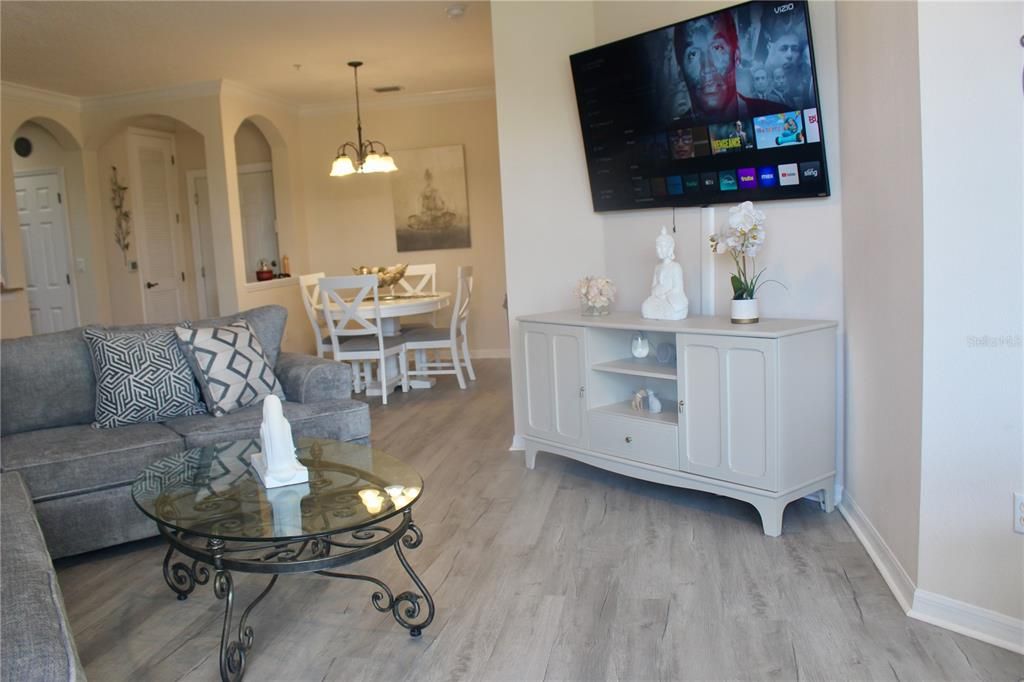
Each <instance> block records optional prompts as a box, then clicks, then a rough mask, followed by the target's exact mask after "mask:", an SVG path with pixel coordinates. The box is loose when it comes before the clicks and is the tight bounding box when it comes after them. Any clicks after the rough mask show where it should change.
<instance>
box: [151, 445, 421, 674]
mask: <svg viewBox="0 0 1024 682" xmlns="http://www.w3.org/2000/svg"><path fill="white" fill-rule="evenodd" d="M296 445H297V447H298V451H297V453H296V454H297V455H298V457H299V460H300V461H301V462H302V463H303V464H304V465H305V466H306V467H308V468H309V482H308V483H302V484H298V485H289V486H283V487H280V488H264V487H263V485H262V483H260V480H259V477H258V476H257V475H256V472H255V471H254V470H253V469H252V468H251V466H250V463H249V457H250V456H251V455H252V454H253V453H255V452H259V451H260V442H259V440H241V441H235V442H232V443H221V444H218V445H212V446H209V447H204V448H195V449H192V450H186V451H184V452H182V453H179V454H177V455H173V456H170V457H165V458H164V459H161V460H159V461H158V462H155V463H154V464H152V465H150V466H149V467H147V468H146V469H145V470H144V471H143V472H142V473H141V474H139V477H138V478H137V479H136V480H135V483H134V484H133V485H132V498H133V499H134V500H135V504H136V505H138V507H139V508H140V509H141V510H142V511H143V512H144V513H145V514H146V515H147V516H149V517H150V518H152V519H153V520H154V521H156V524H157V528H158V529H159V531H160V534H161V535H162V536H163V537H164V538H165V539H166V540H167V542H168V544H169V545H170V546H169V547H168V549H167V555H166V556H165V557H164V564H163V572H164V580H166V581H167V584H168V586H170V588H171V589H172V590H174V592H175V593H177V595H178V599H187V598H188V595H189V594H191V593H192V591H193V590H195V588H196V586H197V585H205V584H206V583H207V582H209V580H210V577H211V571H212V576H213V593H214V595H215V596H216V597H217V599H223V600H224V627H223V630H222V631H221V641H220V674H221V678H222V679H224V680H239V679H241V678H242V676H243V675H244V674H245V659H246V655H247V654H248V652H249V650H250V649H251V648H252V645H253V636H254V632H253V628H252V626H250V625H247V624H246V621H247V620H248V617H249V614H250V613H251V612H252V610H253V608H254V607H255V606H256V605H257V604H258V603H259V602H260V601H261V600H262V599H263V598H264V597H266V596H267V594H268V593H269V592H270V590H271V589H272V588H273V587H274V583H276V582H277V579H278V577H279V576H280V575H281V574H286V573H318V574H320V575H324V576H329V577H332V578H346V579H351V580H362V581H366V582H369V583H372V584H373V585H375V586H376V589H375V591H374V592H373V594H372V595H371V599H370V601H371V603H372V604H373V606H374V608H376V609H377V610H378V611H380V612H382V613H386V612H388V611H390V612H391V614H392V615H393V616H394V618H395V620H396V621H398V623H399V624H400V625H401V626H402V627H405V628H407V629H408V630H409V634H411V635H412V636H413V637H418V636H419V635H420V634H421V632H422V631H423V628H425V627H427V626H428V625H429V624H430V622H431V621H432V620H433V619H434V600H433V598H432V597H431V596H430V592H429V591H427V588H426V586H425V585H424V584H423V581H422V580H420V578H419V576H418V575H416V572H415V571H414V570H413V569H412V566H410V565H409V561H408V560H407V559H406V558H405V555H404V554H403V552H402V549H403V548H405V549H414V548H416V547H419V545H420V543H421V542H423V533H422V532H421V531H420V529H419V528H418V527H417V526H416V524H415V523H413V520H412V507H413V504H414V503H415V502H416V501H417V500H418V499H419V496H420V493H421V492H422V490H423V479H422V478H420V475H419V474H418V473H416V471H414V470H413V469H412V468H410V467H409V466H407V465H406V464H403V463H402V462H400V461H398V460H397V459H395V458H393V457H390V456H388V455H386V454H384V453H382V452H378V451H376V450H373V449H372V448H370V447H369V446H366V445H359V444H354V443H341V442H338V441H333V440H322V439H310V438H299V439H297V441H296ZM391 547H394V550H395V554H396V555H397V556H398V561H399V562H400V563H401V564H402V567H403V568H404V569H405V571H406V573H408V574H409V577H410V578H411V579H412V582H413V583H414V584H415V586H416V591H405V592H400V593H398V594H395V593H394V592H393V591H392V590H391V588H390V587H388V585H387V584H385V583H384V582H383V581H382V580H379V579H377V578H374V577H371V576H368V575H360V574H355V573H341V572H338V571H335V570H333V569H336V568H338V567H340V566H344V565H346V564H350V563H352V562H354V561H359V560H360V559H365V558H366V557H369V556H372V555H374V554H377V553H379V552H382V551H384V550H386V549H389V548H391ZM175 553H178V554H181V555H184V557H187V558H184V557H179V560H177V561H172V559H173V557H174V555H175ZM182 559H183V560H182ZM232 572H243V573H264V574H269V575H271V576H272V577H271V578H270V582H269V583H268V584H267V586H266V588H264V590H263V591H262V592H261V593H260V594H259V596H257V597H256V599H254V600H253V602H252V603H251V604H249V606H248V607H246V609H245V610H244V611H243V612H242V617H241V619H240V621H239V623H238V630H237V633H238V636H237V639H235V638H233V636H232V623H233V621H232V609H233V606H234V583H233V580H232V577H231V574H232Z"/></svg>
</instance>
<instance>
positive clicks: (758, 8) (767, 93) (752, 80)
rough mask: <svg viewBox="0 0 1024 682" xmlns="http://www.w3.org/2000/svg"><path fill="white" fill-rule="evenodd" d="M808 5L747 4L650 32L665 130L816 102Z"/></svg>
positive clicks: (656, 102)
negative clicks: (657, 64) (681, 124)
mask: <svg viewBox="0 0 1024 682" xmlns="http://www.w3.org/2000/svg"><path fill="white" fill-rule="evenodd" d="M805 11H806V10H805V6H804V5H803V4H801V3H756V2H754V3H748V4H745V5H741V6H739V7H734V8H732V9H728V10H722V11H721V12H715V13H714V14H709V15H706V16H703V17H699V18H697V19H694V20H691V21H687V22H682V23H679V24H676V25H675V26H670V27H668V28H665V29H663V30H659V31H653V32H651V33H649V34H648V35H647V36H646V37H645V39H646V42H647V45H646V48H647V49H646V53H647V54H648V55H659V59H660V60H661V65H660V67H659V68H657V69H656V72H655V73H656V76H655V87H654V88H653V89H652V92H651V96H652V97H653V98H654V101H653V102H652V105H653V106H654V108H655V109H656V110H657V111H658V112H660V115H659V118H660V119H661V121H662V123H663V124H664V125H666V126H667V125H669V124H670V123H671V122H673V121H676V122H686V121H689V122H692V123H694V124H710V123H721V122H724V121H728V120H736V119H751V118H753V117H755V116H765V115H767V114H773V113H777V112H779V111H783V110H788V111H792V110H800V109H806V108H810V107H814V106H815V105H816V99H815V92H814V78H813V76H812V71H811V57H810V52H809V50H808V36H807V24H806V21H805V17H804V13H805Z"/></svg>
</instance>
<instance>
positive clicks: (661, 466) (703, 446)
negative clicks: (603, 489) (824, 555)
mask: <svg viewBox="0 0 1024 682" xmlns="http://www.w3.org/2000/svg"><path fill="white" fill-rule="evenodd" d="M519 322H520V333H521V334H522V352H523V360H524V362H523V367H522V370H521V371H523V372H524V373H525V376H523V377H522V381H521V382H520V385H521V394H520V405H521V407H522V409H523V420H522V421H523V427H524V430H525V433H524V434H523V437H524V440H525V443H526V466H527V467H528V468H530V469H532V468H533V467H534V464H535V462H536V458H537V452H539V451H543V452H550V453H554V454H557V455H561V456H563V457H570V458H572V459H575V460H579V461H581V462H584V463H586V464H590V465H593V466H596V467H600V468H602V469H607V470H609V471H613V472H616V473H619V474H624V475H626V476H632V477H635V478H641V479H644V480H648V481H653V482H656V483H664V484H667V485H674V486H678V487H681V488H692V489H695V490H703V491H706V492H710V493H714V494H716V495H723V496H725V497H731V498H735V499H737V500H743V501H744V502H749V503H750V504H752V505H754V507H756V508H757V510H758V512H759V513H760V515H761V523H762V525H763V527H764V532H765V534H766V535H770V536H773V537H774V536H778V535H779V534H781V532H782V513H783V511H784V510H785V508H786V505H787V504H789V503H790V502H792V501H793V500H797V499H800V498H801V497H805V496H807V495H810V494H813V493H820V497H819V499H820V501H821V505H822V508H823V509H824V510H825V511H828V512H830V511H832V509H833V506H834V500H833V496H834V479H835V432H836V430H835V429H836V427H835V407H836V396H835V371H836V366H835V354H836V338H835V335H836V323H835V322H827V321H817V320H772V319H766V320H762V321H761V322H759V323H757V324H746V325H738V324H732V323H731V322H730V321H729V319H728V318H718V317H692V318H689V319H686V320H681V321H679V322H661V321H657V320H645V319H643V318H642V317H640V315H639V314H638V313H628V312H619V313H612V314H610V315H606V316H603V317H583V316H582V315H580V314H579V313H578V312H575V311H572V312H557V313H545V314H541V315H527V316H524V317H520V318H519ZM637 332H643V333H644V334H645V335H646V336H647V338H648V340H649V342H650V349H651V350H650V355H649V356H648V357H647V358H644V359H642V360H638V359H636V358H634V357H632V355H631V353H630V341H631V339H632V337H633V335H634V334H635V333H637ZM662 343H670V344H674V345H675V351H676V352H675V362H674V363H673V364H659V363H658V362H657V360H655V349H656V348H657V346H658V344H662ZM640 388H645V389H647V390H648V391H653V392H654V393H655V394H656V395H657V396H658V398H659V399H660V400H661V402H662V405H663V408H662V412H661V413H659V414H651V413H648V412H642V411H640V412H638V411H636V410H634V409H633V408H632V406H631V401H632V397H633V394H634V393H635V392H636V391H637V390H638V389H640Z"/></svg>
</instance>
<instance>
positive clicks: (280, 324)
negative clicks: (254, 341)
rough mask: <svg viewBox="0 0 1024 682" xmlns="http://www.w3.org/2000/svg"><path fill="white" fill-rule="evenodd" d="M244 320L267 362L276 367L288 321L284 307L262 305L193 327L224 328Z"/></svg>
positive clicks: (204, 321) (199, 322) (196, 324)
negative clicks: (257, 341)
mask: <svg viewBox="0 0 1024 682" xmlns="http://www.w3.org/2000/svg"><path fill="white" fill-rule="evenodd" d="M239 320H245V321H246V322H248V323H249V326H250V327H252V330H253V332H254V333H255V334H256V338H258V339H259V340H260V345H262V346H263V352H264V354H266V356H267V362H269V363H270V366H271V367H277V355H278V353H280V352H281V339H282V338H283V337H284V325H285V322H287V320H288V310H287V308H285V307H284V306H279V305H264V306H260V307H259V308H252V309H251V310H245V311H243V312H240V313H236V314H235V315H228V316H226V317H218V318H215V319H212V320H200V321H198V322H195V323H193V324H192V326H193V327H225V326H227V325H229V324H231V323H233V322H237V321H239Z"/></svg>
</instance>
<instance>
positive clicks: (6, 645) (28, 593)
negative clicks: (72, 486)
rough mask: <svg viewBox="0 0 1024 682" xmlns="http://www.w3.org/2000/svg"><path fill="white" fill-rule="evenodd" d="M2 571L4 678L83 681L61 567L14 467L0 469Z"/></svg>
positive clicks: (0, 674)
mask: <svg viewBox="0 0 1024 682" xmlns="http://www.w3.org/2000/svg"><path fill="white" fill-rule="evenodd" d="M0 500H2V503H3V514H2V515H0V538H2V542H3V547H2V551H0V571H2V575H3V580H2V581H0V582H2V583H3V587H2V590H0V603H2V604H3V625H2V628H0V640H2V641H3V665H2V667H0V671H2V672H0V679H2V680H3V682H25V681H26V680H48V681H50V680H52V681H54V682H56V681H57V680H66V681H67V682H79V681H81V680H85V673H84V672H83V671H82V664H81V662H79V660H78V651H77V649H75V640H74V638H73V637H72V636H71V626H70V625H69V624H68V618H67V614H66V613H65V612H64V600H63V598H62V597H61V594H60V588H59V587H58V585H57V572H56V571H55V570H54V569H53V562H52V561H50V555H49V553H48V552H47V551H46V542H45V541H44V540H43V532H42V530H41V529H40V528H39V522H38V521H36V514H35V511H34V510H33V509H32V498H31V497H30V496H29V493H28V488H26V487H25V483H24V481H22V480H21V476H19V475H18V474H17V473H16V472H11V473H8V474H0Z"/></svg>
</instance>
